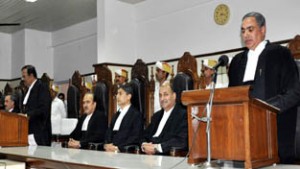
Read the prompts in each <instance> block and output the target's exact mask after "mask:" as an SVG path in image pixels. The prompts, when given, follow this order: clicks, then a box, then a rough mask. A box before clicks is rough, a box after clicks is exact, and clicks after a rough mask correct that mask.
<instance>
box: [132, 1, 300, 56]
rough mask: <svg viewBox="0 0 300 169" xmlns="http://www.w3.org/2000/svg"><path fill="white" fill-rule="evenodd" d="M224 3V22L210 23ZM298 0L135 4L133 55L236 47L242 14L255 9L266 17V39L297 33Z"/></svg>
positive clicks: (210, 50)
mask: <svg viewBox="0 0 300 169" xmlns="http://www.w3.org/2000/svg"><path fill="white" fill-rule="evenodd" d="M220 3H225V4H227V5H228V6H229V7H230V10H231V16H230V20H229V22H228V23H227V24H226V25H224V26H219V25H217V24H215V23H214V20H213V12H214V9H215V7H216V6H217V5H218V4H220ZM299 6H300V1H298V0H288V1H274V0H264V1H261V0H253V1H241V0H230V1H229V0H213V1H212V0H189V1H186V0H164V1H161V0H150V1H145V2H143V3H139V4H137V5H136V22H137V56H138V57H142V58H143V60H144V61H145V62H153V61H156V60H164V59H171V58H177V57H178V56H180V55H182V53H183V52H184V51H190V52H191V54H193V55H198V54H203V53H210V52H216V51H221V50H225V49H232V48H239V47H241V46H242V44H241V40H240V34H239V33H240V24H241V19H242V17H243V15H244V14H245V13H247V12H250V11H259V12H261V13H263V14H264V15H265V17H266V19H267V37H266V38H267V39H269V40H271V41H278V40H284V39H290V38H293V37H294V36H295V35H296V34H299V33H300V24H299V22H298V20H299V17H300V10H298V9H297V8H298V7H299Z"/></svg>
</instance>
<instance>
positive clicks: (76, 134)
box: [68, 81, 187, 154]
mask: <svg viewBox="0 0 300 169" xmlns="http://www.w3.org/2000/svg"><path fill="white" fill-rule="evenodd" d="M132 95H133V89H132V87H131V85H130V84H128V83H125V84H122V85H120V86H119V88H118V91H117V102H118V106H119V110H118V111H117V112H116V113H115V114H114V116H113V118H112V120H111V122H110V125H109V127H108V128H107V126H108V125H107V124H108V122H107V118H106V117H105V114H104V113H103V112H100V111H96V104H97V103H96V102H95V100H94V96H93V94H92V93H86V94H85V96H84V98H83V108H84V113H85V114H84V115H83V116H82V117H81V118H80V119H79V122H78V123H77V126H76V128H75V130H74V131H73V132H72V133H71V135H70V140H69V142H68V147H70V148H85V149H89V148H90V146H93V145H95V144H97V149H100V150H101V149H103V150H105V151H110V152H127V151H128V148H130V147H131V146H134V147H135V148H141V150H142V152H144V153H146V154H156V153H159V154H168V153H169V152H170V150H171V148H172V147H180V148H181V149H185V150H186V149H187V115H186V110H185V109H184V108H182V107H181V105H179V104H176V93H175V92H174V90H173V89H172V84H171V83H170V82H169V81H166V82H164V83H163V84H162V85H161V87H160V90H159V97H160V99H159V101H160V105H161V108H162V109H161V110H159V111H158V112H156V113H155V114H154V115H153V117H152V120H151V123H150V124H149V125H148V126H147V127H146V128H145V129H144V124H143V117H142V113H141V112H139V111H138V110H137V109H136V108H135V107H134V106H133V105H132V104H131V98H132Z"/></svg>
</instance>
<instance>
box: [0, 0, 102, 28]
mask: <svg viewBox="0 0 300 169" xmlns="http://www.w3.org/2000/svg"><path fill="white" fill-rule="evenodd" d="M96 1H97V0H38V1H36V2H34V3H31V2H25V1H24V0H0V32H5V33H13V32H16V31H18V30H20V29H23V28H30V29H36V30H40V31H47V32H53V31H56V30H59V29H62V28H65V27H68V26H71V25H73V24H76V23H79V22H82V21H85V20H89V19H92V18H95V17H96V16H97V4H96ZM4 23H20V24H21V25H19V26H1V24H4Z"/></svg>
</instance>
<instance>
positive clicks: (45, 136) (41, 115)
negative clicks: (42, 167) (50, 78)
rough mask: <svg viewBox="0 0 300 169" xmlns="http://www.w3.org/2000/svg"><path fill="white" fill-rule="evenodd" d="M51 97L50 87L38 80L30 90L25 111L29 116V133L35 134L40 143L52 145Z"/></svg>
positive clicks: (37, 141)
mask: <svg viewBox="0 0 300 169" xmlns="http://www.w3.org/2000/svg"><path fill="white" fill-rule="evenodd" d="M51 101H52V99H51V97H50V91H49V88H48V87H47V86H46V85H45V84H43V83H42V81H40V80H37V81H36V83H35V84H34V86H33V87H32V89H31V91H30V95H29V97H28V100H27V104H26V105H25V113H26V114H27V116H28V118H29V131H28V132H29V134H34V139H35V141H36V143H37V144H38V145H44V146H50V145H51V137H52V132H51V118H50V115H51Z"/></svg>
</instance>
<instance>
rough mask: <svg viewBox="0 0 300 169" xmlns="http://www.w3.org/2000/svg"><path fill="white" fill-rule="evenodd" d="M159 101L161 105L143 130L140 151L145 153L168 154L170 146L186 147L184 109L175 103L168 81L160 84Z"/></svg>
mask: <svg viewBox="0 0 300 169" xmlns="http://www.w3.org/2000/svg"><path fill="white" fill-rule="evenodd" d="M159 101H160V105H161V107H162V109H161V110H159V111H158V112H156V113H155V114H154V115H153V116H152V119H151V123H150V124H149V126H148V127H147V128H146V130H145V131H144V135H143V139H142V145H141V148H142V151H143V152H145V153H146V154H168V153H169V151H170V150H171V148H172V147H181V148H187V141H188V140H187V137H188V130H187V114H186V110H185V109H183V108H182V107H181V106H180V105H177V104H176V93H175V92H174V91H173V89H172V86H171V84H170V82H168V81H166V82H164V83H163V84H162V86H160V89H159Z"/></svg>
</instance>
